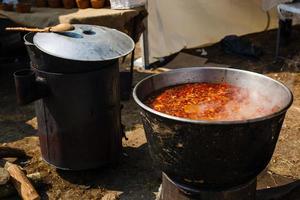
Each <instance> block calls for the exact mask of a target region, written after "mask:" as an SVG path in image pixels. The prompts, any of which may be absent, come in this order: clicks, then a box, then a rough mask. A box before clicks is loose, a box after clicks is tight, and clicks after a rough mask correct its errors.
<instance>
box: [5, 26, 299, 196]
mask: <svg viewBox="0 0 300 200" xmlns="http://www.w3.org/2000/svg"><path fill="white" fill-rule="evenodd" d="M299 30H300V29H296V30H295V31H294V32H293V38H292V40H293V42H292V43H290V44H289V45H287V46H286V47H284V48H282V54H281V56H283V57H284V58H285V59H284V60H283V61H282V62H278V63H274V62H273V61H274V48H275V39H276V33H275V32H274V31H269V32H264V33H258V34H252V35H248V36H245V37H247V38H249V39H250V40H251V41H253V43H255V44H257V45H259V46H261V48H262V49H263V51H264V55H263V56H262V57H261V58H260V59H258V60H253V59H248V58H245V57H238V56H234V55H226V54H224V53H223V52H222V50H221V48H220V45H219V44H215V45H212V46H210V47H207V48H205V50H206V51H207V52H208V56H206V57H207V58H208V62H209V63H213V64H211V65H217V64H221V65H224V64H225V65H230V66H233V67H236V68H241V69H247V70H251V71H256V72H260V73H264V74H266V75H268V76H271V77H273V78H275V79H278V80H280V81H282V82H284V83H286V84H287V85H288V86H289V87H290V89H291V90H292V91H293V93H294V98H295V99H294V103H293V106H292V107H291V109H290V110H289V111H288V114H287V116H286V120H285V123H284V126H283V129H282V132H281V136H280V139H279V141H278V144H277V147H276V151H275V153H274V156H273V158H272V161H271V162H270V165H269V167H268V169H267V170H265V171H264V172H263V173H262V174H261V176H260V177H259V180H258V188H268V187H273V186H277V185H282V184H285V183H289V182H291V181H293V180H295V179H300V138H299V136H298V134H299V133H300V73H299V72H300V67H299V66H300V49H299V46H300V37H299V34H297V33H299ZM297 35H298V37H296V36H297ZM185 52H187V53H190V54H193V55H197V54H198V53H197V51H195V50H188V51H185ZM139 54H140V52H139V51H138V52H137V55H139ZM171 62H172V61H171ZM298 62H299V63H298ZM23 67H24V65H23V64H16V63H14V64H6V65H4V64H3V65H1V67H0V97H1V98H0V145H1V146H9V147H16V148H20V149H23V150H24V151H25V152H26V153H27V154H28V156H30V158H29V159H28V160H22V161H16V163H18V164H20V165H21V166H22V167H23V168H24V170H26V172H27V173H33V172H41V173H42V174H44V175H45V176H44V177H43V179H42V182H41V183H39V184H38V185H37V186H36V187H37V190H38V192H39V194H40V195H41V196H42V199H74V200H76V199H110V198H111V199H122V200H141V199H144V200H154V199H155V198H156V193H157V191H158V188H159V185H160V183H161V180H160V175H159V172H158V171H157V170H156V169H154V168H153V167H152V163H151V158H150V157H149V154H148V150H147V144H146V143H147V142H146V139H145V136H144V131H143V127H142V124H141V122H140V119H139V111H138V108H137V106H136V104H135V103H134V101H133V100H132V99H130V100H129V101H124V102H122V104H123V105H124V109H123V112H122V120H123V123H124V124H125V126H126V135H127V137H128V140H127V141H126V140H124V141H123V146H124V154H123V157H122V158H121V163H120V165H119V166H114V167H112V166H109V167H106V168H101V169H97V170H89V171H80V172H78V171H77V172H73V171H62V170H57V169H55V168H53V167H51V166H49V165H48V164H46V163H45V162H43V161H42V158H41V153H40V148H39V140H38V137H37V136H36V128H37V122H36V118H35V113H34V108H33V105H32V104H31V105H28V106H24V107H20V106H17V105H16V98H15V90H14V83H13V77H12V73H13V72H14V71H15V70H16V69H20V68H23ZM148 75H149V74H147V73H140V72H136V73H135V76H134V82H135V83H136V82H137V81H139V80H141V79H142V78H143V77H145V76H148ZM10 199H17V196H13V197H11V198H10Z"/></svg>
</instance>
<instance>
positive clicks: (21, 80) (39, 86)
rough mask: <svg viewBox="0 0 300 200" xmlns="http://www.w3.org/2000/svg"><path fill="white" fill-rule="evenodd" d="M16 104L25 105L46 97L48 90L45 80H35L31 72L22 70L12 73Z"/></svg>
mask: <svg viewBox="0 0 300 200" xmlns="http://www.w3.org/2000/svg"><path fill="white" fill-rule="evenodd" d="M14 79H15V87H16V94H17V102H18V104H19V105H26V104H29V103H31V102H33V101H35V100H38V99H40V98H43V97H46V96H47V94H48V88H47V86H46V83H45V80H44V79H42V78H36V76H35V73H34V71H33V70H30V69H23V70H19V71H16V72H15V73H14Z"/></svg>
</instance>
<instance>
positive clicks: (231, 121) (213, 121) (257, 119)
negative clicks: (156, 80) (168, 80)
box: [133, 67, 293, 125]
mask: <svg viewBox="0 0 300 200" xmlns="http://www.w3.org/2000/svg"><path fill="white" fill-rule="evenodd" d="M197 69H217V70H227V71H236V72H242V73H249V74H252V75H255V76H259V77H263V78H265V79H269V80H271V81H273V82H276V83H277V84H279V85H280V86H282V87H283V88H284V89H285V90H286V91H287V93H288V95H289V98H290V100H289V102H288V103H287V104H286V105H285V106H284V107H283V108H281V109H280V110H279V111H277V112H274V113H272V114H269V115H266V116H262V117H257V118H251V119H246V120H230V121H229V120H228V121H225V120H223V121H222V120H193V119H188V118H182V117H175V116H172V115H168V114H165V113H162V112H158V111H156V110H154V109H152V108H150V107H149V106H147V105H145V104H144V103H143V102H142V101H141V100H140V99H139V97H138V96H137V94H136V93H137V89H138V87H139V86H140V85H141V84H142V83H143V82H144V81H146V80H148V79H151V78H152V77H154V76H161V75H164V74H167V73H178V72H180V71H188V70H197ZM133 99H134V100H135V102H136V103H137V104H138V105H139V106H140V107H141V108H143V109H144V110H146V111H148V112H150V113H152V114H155V115H158V116H160V117H163V118H167V119H170V120H175V121H178V122H184V123H192V124H204V125H205V124H206V125H211V124H223V125H231V124H246V123H254V122H258V121H264V120H267V119H270V118H273V117H276V116H279V115H282V114H283V113H285V112H286V111H287V110H288V109H289V108H290V106H291V105H292V103H293V93H292V92H291V90H290V89H289V88H288V87H287V86H285V85H284V84H283V83H281V82H279V81H277V80H274V79H272V78H270V77H268V76H265V75H263V74H259V73H256V72H251V71H247V70H241V69H236V68H224V67H189V68H179V69H174V70H171V71H168V72H163V73H160V74H154V75H151V76H148V77H146V78H144V79H143V80H141V81H139V82H138V83H137V84H136V86H135V87H134V89H133Z"/></svg>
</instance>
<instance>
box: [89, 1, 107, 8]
mask: <svg viewBox="0 0 300 200" xmlns="http://www.w3.org/2000/svg"><path fill="white" fill-rule="evenodd" d="M91 5H92V8H103V7H104V6H105V0H91Z"/></svg>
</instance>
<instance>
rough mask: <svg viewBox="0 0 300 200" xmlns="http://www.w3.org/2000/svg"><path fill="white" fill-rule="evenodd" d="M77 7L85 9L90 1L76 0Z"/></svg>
mask: <svg viewBox="0 0 300 200" xmlns="http://www.w3.org/2000/svg"><path fill="white" fill-rule="evenodd" d="M76 4H77V7H78V8H80V9H85V8H89V7H90V0H76Z"/></svg>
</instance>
